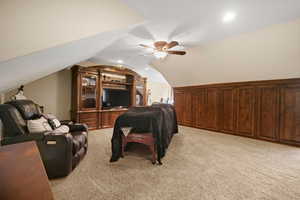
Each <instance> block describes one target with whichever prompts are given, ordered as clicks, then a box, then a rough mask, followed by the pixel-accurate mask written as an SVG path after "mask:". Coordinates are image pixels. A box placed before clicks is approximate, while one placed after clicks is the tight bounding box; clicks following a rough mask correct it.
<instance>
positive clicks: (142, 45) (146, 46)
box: [139, 44, 153, 49]
mask: <svg viewBox="0 0 300 200" xmlns="http://www.w3.org/2000/svg"><path fill="white" fill-rule="evenodd" d="M139 46H141V47H145V48H151V49H153V47H150V46H148V45H145V44H139Z"/></svg>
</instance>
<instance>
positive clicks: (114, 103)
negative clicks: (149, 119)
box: [102, 88, 130, 109]
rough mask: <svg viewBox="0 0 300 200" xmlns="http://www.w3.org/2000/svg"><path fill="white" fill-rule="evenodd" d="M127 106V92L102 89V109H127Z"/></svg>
mask: <svg viewBox="0 0 300 200" xmlns="http://www.w3.org/2000/svg"><path fill="white" fill-rule="evenodd" d="M129 105H130V92H129V90H120V89H110V88H103V95H102V109H110V108H115V107H124V108H128V107H129Z"/></svg>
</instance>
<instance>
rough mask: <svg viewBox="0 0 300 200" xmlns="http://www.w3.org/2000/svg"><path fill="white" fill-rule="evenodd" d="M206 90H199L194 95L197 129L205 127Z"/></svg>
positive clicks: (193, 107)
mask: <svg viewBox="0 0 300 200" xmlns="http://www.w3.org/2000/svg"><path fill="white" fill-rule="evenodd" d="M205 101H206V92H205V89H197V90H195V91H193V93H192V117H193V125H194V126H195V127H197V128H203V127H205Z"/></svg>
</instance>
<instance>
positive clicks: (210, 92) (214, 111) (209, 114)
mask: <svg viewBox="0 0 300 200" xmlns="http://www.w3.org/2000/svg"><path fill="white" fill-rule="evenodd" d="M218 91H219V90H218V89H217V88H207V89H206V104H205V118H206V119H205V122H206V124H205V128H208V129H213V130H217V129H218V105H219V96H218Z"/></svg>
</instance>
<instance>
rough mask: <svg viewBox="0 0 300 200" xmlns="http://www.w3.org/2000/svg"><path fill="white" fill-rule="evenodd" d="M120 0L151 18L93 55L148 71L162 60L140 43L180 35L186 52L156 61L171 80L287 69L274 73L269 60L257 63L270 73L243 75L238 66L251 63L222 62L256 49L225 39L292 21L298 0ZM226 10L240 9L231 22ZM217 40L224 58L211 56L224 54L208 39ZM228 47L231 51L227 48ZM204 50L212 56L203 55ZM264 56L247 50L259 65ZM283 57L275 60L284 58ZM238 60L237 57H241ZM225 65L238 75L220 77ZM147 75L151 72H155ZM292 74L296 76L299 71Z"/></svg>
mask: <svg viewBox="0 0 300 200" xmlns="http://www.w3.org/2000/svg"><path fill="white" fill-rule="evenodd" d="M122 1H124V2H126V3H127V4H128V5H129V6H130V7H132V8H133V9H136V11H137V12H139V13H140V14H141V15H143V16H144V18H145V19H146V20H147V21H146V22H145V23H142V24H141V25H139V26H136V27H135V28H133V29H132V30H130V31H128V34H126V35H124V36H123V37H120V38H118V40H116V41H115V42H113V43H111V44H110V45H109V46H107V47H106V48H105V49H103V50H102V51H100V52H99V53H97V55H95V56H94V57H93V58H92V59H93V60H94V61H97V60H98V61H100V60H107V61H109V62H112V63H113V62H114V63H117V61H118V60H122V61H123V63H124V64H127V65H129V66H134V67H135V68H136V70H140V71H144V72H145V70H146V69H149V68H151V67H149V63H152V62H154V63H157V62H158V63H160V61H156V58H155V56H154V55H153V52H149V51H148V50H147V49H145V48H141V47H139V44H146V45H153V42H155V41H158V40H166V41H172V40H176V41H178V42H179V43H180V45H181V48H182V47H183V48H185V49H186V50H187V55H185V56H176V55H171V56H168V57H167V58H166V60H164V61H162V62H163V63H162V64H157V65H156V70H157V71H160V72H163V75H164V77H165V78H166V79H167V80H168V81H169V82H170V83H171V84H172V85H187V84H198V83H199V84H200V83H201V84H202V83H208V82H223V81H229V82H230V81H235V80H248V79H253V80H256V79H268V78H269V77H280V76H279V75H278V73H279V72H282V71H284V68H286V66H284V65H281V66H280V67H279V66H278V68H280V69H281V70H278V71H277V72H275V71H274V72H271V73H273V75H274V73H277V75H276V76H273V75H271V74H268V73H270V71H268V70H269V69H270V68H269V66H267V64H266V66H262V65H259V67H261V68H264V69H263V71H264V72H266V71H268V73H267V74H266V73H264V75H262V74H261V73H259V71H257V70H256V71H255V72H254V73H252V74H251V76H248V77H247V76H245V75H244V74H243V72H244V71H240V69H243V70H245V69H246V68H248V67H249V65H242V64H243V63H238V64H239V65H240V66H239V68H238V70H237V71H236V69H235V68H233V66H229V67H227V66H226V63H222V61H223V60H224V59H226V58H225V55H227V56H231V55H230V52H231V54H232V55H235V53H237V54H236V56H239V55H241V58H243V59H247V53H251V52H248V51H255V50H253V49H252V50H247V49H245V47H246V46H247V44H246V45H245V46H243V45H242V43H243V41H242V40H240V43H241V44H240V45H239V47H237V45H236V49H233V48H232V47H231V43H230V42H227V43H226V45H225V44H224V45H223V46H222V40H226V39H228V38H233V37H239V35H240V34H245V33H251V32H255V31H257V30H260V29H264V28H266V27H270V26H272V25H275V24H281V23H288V22H290V21H294V20H296V19H298V18H300V1H299V0H284V1H283V0H263V1H262V0H242V1H241V0H223V1H220V0H185V1H182V0H163V1H162V0H151V1H141V0H122ZM227 12H233V13H235V14H236V18H235V20H234V21H232V22H231V23H223V21H222V19H223V16H224V15H225V14H226V13H227ZM271 32H272V31H270V33H269V34H272V33H271ZM294 36H295V35H294ZM249 37H252V36H249ZM253 37H256V36H255V34H253ZM264 37H266V38H268V37H269V36H268V35H264ZM274 37H278V38H279V40H281V41H282V38H285V37H290V36H289V35H285V34H279V35H278V34H277V36H274ZM295 37H297V36H295ZM249 40H250V39H249ZM216 41H219V42H220V45H221V46H222V48H221V49H222V51H224V52H225V54H224V55H223V57H222V56H221V55H220V56H216V57H215V56H213V55H214V54H217V55H219V54H221V52H220V50H219V49H218V47H216V48H212V47H213V46H217V45H213V46H211V47H210V45H209V44H210V43H216ZM252 41H253V42H254V43H258V41H262V43H261V44H265V43H264V39H261V38H260V39H259V40H257V41H256V39H253V40H252ZM270 42H273V46H272V45H267V46H270V48H271V46H272V48H273V47H274V48H275V49H277V48H278V47H277V45H276V43H277V41H276V39H275V40H272V41H270ZM296 45H297V44H296ZM250 46H251V45H250ZM258 46H259V47H263V45H260V44H258ZM227 50H228V51H229V52H226V51H227ZM285 50H286V49H285ZM261 51H262V50H261ZM270 51H271V52H273V53H272V55H274V56H280V57H281V58H282V59H284V58H283V57H284V56H286V55H285V54H287V53H288V54H292V53H293V52H294V51H293V52H292V50H290V51H287V52H283V53H284V54H283V56H281V55H278V54H276V53H275V52H274V50H273V51H272V50H270ZM196 52H197V53H196ZM205 55H207V56H208V57H203V56H205ZM197 57H199V58H197ZM261 57H262V55H255V54H254V53H253V54H252V55H251V54H250V55H249V59H250V58H251V59H252V60H253V59H254V60H256V61H252V64H257V63H256V62H258V60H259V59H260V58H261ZM280 57H278V58H277V59H280ZM200 58H201V59H202V60H203V59H204V60H210V59H211V63H214V62H215V63H216V62H217V61H215V60H214V59H216V60H219V64H220V65H219V64H207V63H203V61H202V60H200ZM241 58H240V59H241ZM228 59H230V58H228ZM269 59H271V58H269ZM237 60H239V58H237ZM275 60H276V59H274V62H276V61H275ZM205 62H208V61H205ZM270 62H271V61H270ZM168 63H170V64H168ZM203 64H205V65H203ZM228 64H232V63H228ZM281 64H282V63H281ZM168 66H169V67H168ZM199 66H201V69H199ZM223 67H226V68H227V69H228V71H230V70H235V71H234V72H235V73H233V74H234V77H232V75H231V76H228V78H226V79H225V78H224V77H221V78H220V77H218V75H219V72H220V70H222V68H223ZM255 67H258V66H255ZM236 68H237V67H236ZM252 69H253V66H252V65H251V67H250V68H249V69H246V71H247V70H250V71H251V70H252ZM199 70H200V71H201V75H199V74H198V73H197V72H198V71H199ZM148 71H149V70H148ZM148 71H147V72H148ZM153 71H155V70H153ZM290 73H291V72H290ZM279 74H280V73H279ZM149 75H150V76H153V75H152V74H149ZM293 75H295V73H294V74H293ZM203 77H204V78H203ZM282 77H283V76H282ZM284 77H287V76H284Z"/></svg>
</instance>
